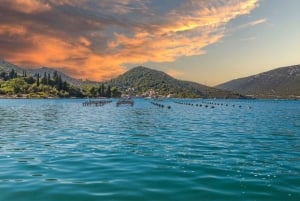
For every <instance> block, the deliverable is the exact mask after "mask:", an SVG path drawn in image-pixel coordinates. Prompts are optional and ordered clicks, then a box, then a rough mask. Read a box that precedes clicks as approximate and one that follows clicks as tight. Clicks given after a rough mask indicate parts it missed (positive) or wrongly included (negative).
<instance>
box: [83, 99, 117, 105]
mask: <svg viewBox="0 0 300 201" xmlns="http://www.w3.org/2000/svg"><path fill="white" fill-rule="evenodd" d="M109 103H112V100H97V101H92V100H88V101H85V102H83V103H82V105H83V106H103V105H106V104H109Z"/></svg>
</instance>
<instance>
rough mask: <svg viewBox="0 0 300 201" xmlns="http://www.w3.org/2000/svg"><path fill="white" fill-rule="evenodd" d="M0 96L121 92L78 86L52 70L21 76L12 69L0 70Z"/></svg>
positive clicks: (88, 94) (36, 96) (43, 96)
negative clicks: (51, 73)
mask: <svg viewBox="0 0 300 201" xmlns="http://www.w3.org/2000/svg"><path fill="white" fill-rule="evenodd" d="M0 96H4V97H23V98H48V97H119V96H121V93H120V92H119V91H118V89H117V88H116V87H112V88H111V87H110V86H105V85H104V84H101V85H99V87H97V86H90V85H89V86H84V87H83V88H79V87H76V86H73V85H71V84H69V83H68V82H67V81H63V80H62V78H61V75H60V74H59V73H58V72H57V71H54V73H53V75H52V76H51V75H50V73H46V72H44V76H43V77H41V76H40V74H36V75H35V76H27V73H26V71H23V72H22V76H20V75H18V73H17V72H16V71H15V70H14V69H12V70H11V71H10V72H9V73H6V72H3V71H2V72H0Z"/></svg>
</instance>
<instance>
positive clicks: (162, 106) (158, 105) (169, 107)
mask: <svg viewBox="0 0 300 201" xmlns="http://www.w3.org/2000/svg"><path fill="white" fill-rule="evenodd" d="M150 103H151V104H152V105H155V106H157V107H160V108H164V107H165V105H163V104H160V103H156V102H153V101H150ZM166 108H167V109H171V106H170V105H168V106H167V107H166Z"/></svg>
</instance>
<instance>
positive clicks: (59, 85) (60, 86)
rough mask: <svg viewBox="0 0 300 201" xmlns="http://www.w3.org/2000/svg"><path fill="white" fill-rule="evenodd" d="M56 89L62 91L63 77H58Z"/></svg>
mask: <svg viewBox="0 0 300 201" xmlns="http://www.w3.org/2000/svg"><path fill="white" fill-rule="evenodd" d="M56 88H57V90H59V91H60V90H62V79H61V75H58V78H57V81H56Z"/></svg>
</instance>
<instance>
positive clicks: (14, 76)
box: [9, 69, 17, 79]
mask: <svg viewBox="0 0 300 201" xmlns="http://www.w3.org/2000/svg"><path fill="white" fill-rule="evenodd" d="M16 77H17V72H15V70H14V69H11V71H10V72H9V79H14V78H16Z"/></svg>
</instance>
